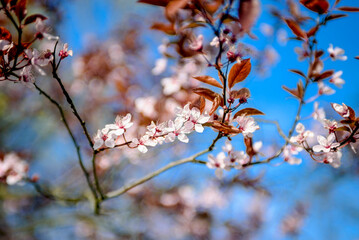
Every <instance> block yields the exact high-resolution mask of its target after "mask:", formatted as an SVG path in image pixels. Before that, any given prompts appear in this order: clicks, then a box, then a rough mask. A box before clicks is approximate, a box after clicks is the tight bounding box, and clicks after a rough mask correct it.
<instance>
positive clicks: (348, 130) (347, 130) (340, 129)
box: [334, 126, 350, 132]
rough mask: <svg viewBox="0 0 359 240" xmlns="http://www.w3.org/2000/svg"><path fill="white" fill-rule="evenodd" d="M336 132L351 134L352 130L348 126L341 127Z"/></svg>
mask: <svg viewBox="0 0 359 240" xmlns="http://www.w3.org/2000/svg"><path fill="white" fill-rule="evenodd" d="M334 131H336V132H338V131H345V132H350V128H349V127H347V126H341V127H338V128H336V129H335V130H334Z"/></svg>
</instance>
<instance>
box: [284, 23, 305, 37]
mask: <svg viewBox="0 0 359 240" xmlns="http://www.w3.org/2000/svg"><path fill="white" fill-rule="evenodd" d="M284 20H285V22H286V23H287V25H288V27H289V28H290V30H292V32H293V33H294V35H296V36H297V37H299V38H303V39H306V38H307V34H306V33H305V32H304V31H303V30H302V29H301V28H300V26H299V25H298V24H297V23H296V22H295V21H294V20H292V19H284Z"/></svg>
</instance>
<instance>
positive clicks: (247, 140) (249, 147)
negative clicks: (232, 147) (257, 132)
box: [244, 137, 256, 157]
mask: <svg viewBox="0 0 359 240" xmlns="http://www.w3.org/2000/svg"><path fill="white" fill-rule="evenodd" d="M244 145H246V153H247V154H248V156H249V157H253V156H254V155H256V152H255V151H254V149H253V140H252V138H250V137H245V138H244Z"/></svg>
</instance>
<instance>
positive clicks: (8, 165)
mask: <svg viewBox="0 0 359 240" xmlns="http://www.w3.org/2000/svg"><path fill="white" fill-rule="evenodd" d="M27 171H28V165H27V163H26V162H25V161H24V160H22V159H21V158H20V157H19V156H18V155H17V154H15V153H8V154H6V155H5V156H4V157H3V159H0V179H1V180H3V181H5V182H6V183H7V184H9V185H14V184H17V183H21V181H22V180H23V179H25V178H26V176H27Z"/></svg>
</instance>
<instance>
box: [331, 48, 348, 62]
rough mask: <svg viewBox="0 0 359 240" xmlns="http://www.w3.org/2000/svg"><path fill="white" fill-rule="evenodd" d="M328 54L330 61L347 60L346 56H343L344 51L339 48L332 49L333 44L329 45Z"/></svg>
mask: <svg viewBox="0 0 359 240" xmlns="http://www.w3.org/2000/svg"><path fill="white" fill-rule="evenodd" d="M328 52H329V56H330V58H331V59H332V61H335V60H342V61H346V60H347V59H348V57H347V56H344V50H343V49H342V48H339V47H335V48H333V44H329V48H328Z"/></svg>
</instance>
